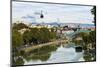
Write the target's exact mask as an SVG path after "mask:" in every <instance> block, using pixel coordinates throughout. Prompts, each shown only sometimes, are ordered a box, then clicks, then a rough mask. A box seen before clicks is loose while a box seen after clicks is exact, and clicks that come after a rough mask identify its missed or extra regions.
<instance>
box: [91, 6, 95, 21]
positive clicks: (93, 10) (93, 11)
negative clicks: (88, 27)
mask: <svg viewBox="0 0 100 67" xmlns="http://www.w3.org/2000/svg"><path fill="white" fill-rule="evenodd" d="M91 13H92V14H93V15H94V21H93V22H94V23H96V6H93V8H92V9H91Z"/></svg>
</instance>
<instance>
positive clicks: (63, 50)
mask: <svg viewBox="0 0 100 67" xmlns="http://www.w3.org/2000/svg"><path fill="white" fill-rule="evenodd" d="M67 45H69V44H64V45H60V46H53V48H54V49H51V50H50V48H52V47H49V48H48V47H46V48H48V49H49V51H48V50H47V49H46V50H45V49H43V52H42V50H41V49H40V50H41V51H40V52H39V51H37V52H36V53H38V54H35V55H31V57H32V59H29V60H28V61H27V60H24V61H25V63H24V65H28V64H45V63H60V62H79V61H84V59H83V54H84V51H82V52H75V47H72V46H67ZM55 47H56V48H55ZM46 51H47V52H46ZM31 54H34V53H31ZM34 56H37V57H34ZM43 58H44V59H43Z"/></svg>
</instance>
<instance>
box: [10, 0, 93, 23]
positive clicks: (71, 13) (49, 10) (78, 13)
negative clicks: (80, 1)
mask: <svg viewBox="0 0 100 67" xmlns="http://www.w3.org/2000/svg"><path fill="white" fill-rule="evenodd" d="M91 9H92V6H78V5H60V4H46V3H32V2H15V1H13V3H12V20H13V22H14V21H17V20H19V21H20V20H22V21H25V22H27V23H28V22H38V23H41V22H45V23H49V22H57V21H58V19H59V22H60V23H88V24H91V23H92V21H93V15H92V14H91V12H90V10H91ZM41 10H42V11H43V14H44V18H43V19H40V18H39V15H38V14H36V12H37V13H40V12H41Z"/></svg>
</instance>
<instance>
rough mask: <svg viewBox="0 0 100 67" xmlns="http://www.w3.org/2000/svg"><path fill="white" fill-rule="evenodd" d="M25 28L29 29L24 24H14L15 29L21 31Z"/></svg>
mask: <svg viewBox="0 0 100 67" xmlns="http://www.w3.org/2000/svg"><path fill="white" fill-rule="evenodd" d="M23 28H29V27H28V26H27V25H25V24H24V23H18V24H16V23H14V24H13V29H16V30H20V29H23Z"/></svg>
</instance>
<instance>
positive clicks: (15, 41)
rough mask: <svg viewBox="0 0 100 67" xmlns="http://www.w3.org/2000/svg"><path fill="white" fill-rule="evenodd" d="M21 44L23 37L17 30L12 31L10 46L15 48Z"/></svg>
mask: <svg viewBox="0 0 100 67" xmlns="http://www.w3.org/2000/svg"><path fill="white" fill-rule="evenodd" d="M22 45H23V37H22V35H21V34H20V33H19V32H18V31H17V30H13V31H12V47H13V49H14V48H17V47H20V46H22Z"/></svg>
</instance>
